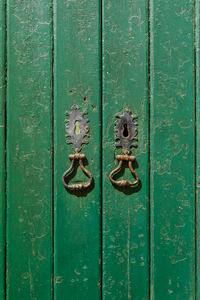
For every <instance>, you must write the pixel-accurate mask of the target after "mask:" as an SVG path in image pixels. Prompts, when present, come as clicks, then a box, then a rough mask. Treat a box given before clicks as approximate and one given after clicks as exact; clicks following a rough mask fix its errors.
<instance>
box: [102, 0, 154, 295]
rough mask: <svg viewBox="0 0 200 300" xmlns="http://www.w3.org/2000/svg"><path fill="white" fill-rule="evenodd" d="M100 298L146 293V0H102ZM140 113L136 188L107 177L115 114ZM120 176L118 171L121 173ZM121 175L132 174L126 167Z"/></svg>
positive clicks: (111, 161) (111, 163)
mask: <svg viewBox="0 0 200 300" xmlns="http://www.w3.org/2000/svg"><path fill="white" fill-rule="evenodd" d="M102 13H103V20H102V25H103V31H102V34H103V38H102V41H103V65H102V68H103V83H102V84H103V91H102V92H103V105H102V109H103V111H102V112H103V114H102V115H103V134H102V136H103V159H102V164H103V191H102V194H103V299H105V300H108V299H143V300H144V299H145V300H147V299H149V168H148V158H149V151H148V107H149V103H148V2H147V1H141V0H133V1H116V0H110V1H103V7H102ZM125 109H130V110H131V111H132V113H133V114H136V115H137V116H138V148H137V149H132V153H133V155H135V156H136V159H137V163H138V167H137V166H135V167H137V173H138V174H139V177H140V179H141V186H140V187H139V188H138V189H128V190H124V191H123V190H120V189H117V188H116V187H114V186H113V185H112V184H111V182H110V180H109V173H110V172H111V171H112V170H113V169H114V168H115V167H116V166H117V161H116V160H115V157H116V155H117V154H119V153H120V154H121V153H122V150H121V149H120V150H116V148H115V137H114V123H115V121H116V118H115V114H116V113H120V114H123V111H124V110H125ZM120 178H122V176H121V177H120ZM123 179H129V180H131V179H132V176H131V175H130V171H129V170H128V168H126V169H125V172H124V174H123Z"/></svg>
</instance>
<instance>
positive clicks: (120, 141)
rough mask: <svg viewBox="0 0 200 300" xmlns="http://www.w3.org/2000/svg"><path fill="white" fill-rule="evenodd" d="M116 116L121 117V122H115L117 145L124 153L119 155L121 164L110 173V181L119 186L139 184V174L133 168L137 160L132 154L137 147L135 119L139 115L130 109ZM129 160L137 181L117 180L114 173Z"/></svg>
mask: <svg viewBox="0 0 200 300" xmlns="http://www.w3.org/2000/svg"><path fill="white" fill-rule="evenodd" d="M116 118H118V119H119V122H115V139H116V144H115V145H116V147H122V150H123V155H117V157H116V158H117V160H118V161H119V164H118V166H117V168H115V169H114V170H113V171H112V172H111V173H110V175H109V178H110V181H111V182H112V184H114V185H116V186H118V187H132V186H135V185H137V184H138V183H139V182H140V179H139V176H138V174H137V173H136V172H135V170H134V168H133V165H132V163H133V161H135V160H136V158H135V156H131V155H130V153H131V148H132V147H135V148H136V147H137V144H136V143H135V142H137V141H138V139H137V133H138V132H137V128H136V126H137V124H135V123H134V120H135V119H137V116H134V115H132V112H131V111H130V110H129V109H126V110H125V111H124V114H123V115H119V114H116ZM124 161H127V162H128V167H129V169H130V171H131V173H132V175H133V177H134V178H135V181H128V180H124V179H123V180H115V179H114V178H113V177H114V175H115V174H116V173H117V172H118V171H119V170H120V169H121V167H122V165H123V162H124Z"/></svg>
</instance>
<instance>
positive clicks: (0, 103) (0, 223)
mask: <svg viewBox="0 0 200 300" xmlns="http://www.w3.org/2000/svg"><path fill="white" fill-rule="evenodd" d="M5 17H6V14H5V2H4V1H1V2H0V41H1V43H0V166H1V168H0V299H4V295H5V291H4V286H5V284H4V282H5V280H4V277H5V76H6V69H5V54H6V53H5V42H6V40H5V38H6V28H5Z"/></svg>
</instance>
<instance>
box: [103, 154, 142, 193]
mask: <svg viewBox="0 0 200 300" xmlns="http://www.w3.org/2000/svg"><path fill="white" fill-rule="evenodd" d="M116 158H117V160H118V161H119V164H118V166H117V168H115V169H114V170H113V171H112V172H111V173H110V175H109V178H110V181H111V182H112V184H114V185H117V186H119V187H132V186H135V185H137V184H138V183H139V181H140V179H139V176H138V174H137V173H136V172H135V170H134V169H133V166H132V162H133V161H134V160H135V157H134V156H129V155H117V157H116ZM123 161H128V166H129V169H130V171H131V173H132V174H133V176H134V177H135V181H133V182H132V181H128V180H124V179H123V180H119V181H118V180H114V179H113V176H114V175H115V174H116V173H117V172H118V171H119V170H120V169H121V167H122V164H123Z"/></svg>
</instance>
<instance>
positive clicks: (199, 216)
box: [195, 0, 200, 299]
mask: <svg viewBox="0 0 200 300" xmlns="http://www.w3.org/2000/svg"><path fill="white" fill-rule="evenodd" d="M195 9H196V10H195V29H196V31H195V42H196V44H195V53H196V299H200V52H199V49H200V36H199V34H200V31H199V30H200V1H199V0H196V6H195Z"/></svg>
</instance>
